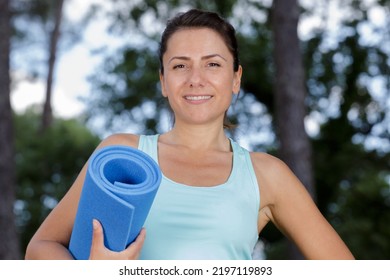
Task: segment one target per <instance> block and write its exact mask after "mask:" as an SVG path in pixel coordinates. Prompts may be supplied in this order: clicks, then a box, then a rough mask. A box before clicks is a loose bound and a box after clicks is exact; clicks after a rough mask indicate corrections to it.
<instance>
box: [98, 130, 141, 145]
mask: <svg viewBox="0 0 390 280" xmlns="http://www.w3.org/2000/svg"><path fill="white" fill-rule="evenodd" d="M138 141H139V135H137V134H131V133H116V134H111V135H109V136H107V137H105V138H104V139H103V140H102V141H101V142H100V144H99V146H98V148H103V147H106V146H112V145H125V146H130V147H133V148H137V147H138Z"/></svg>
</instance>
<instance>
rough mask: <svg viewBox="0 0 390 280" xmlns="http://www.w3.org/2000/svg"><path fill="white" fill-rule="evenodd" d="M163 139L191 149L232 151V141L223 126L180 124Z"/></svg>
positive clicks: (164, 135)
mask: <svg viewBox="0 0 390 280" xmlns="http://www.w3.org/2000/svg"><path fill="white" fill-rule="evenodd" d="M161 140H162V141H164V142H165V143H167V144H171V145H180V146H184V147H186V148H188V149H191V150H196V151H205V150H220V151H221V150H223V151H230V142H229V139H228V138H227V137H226V134H225V132H224V129H223V127H222V125H221V126H211V125H188V124H186V125H180V124H178V123H176V124H175V126H174V127H173V129H172V130H170V131H169V132H167V133H165V134H163V135H162V139H161Z"/></svg>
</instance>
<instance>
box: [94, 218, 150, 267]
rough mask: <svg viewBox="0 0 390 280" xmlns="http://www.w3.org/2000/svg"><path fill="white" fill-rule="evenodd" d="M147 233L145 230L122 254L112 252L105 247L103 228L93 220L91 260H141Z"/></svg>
mask: <svg viewBox="0 0 390 280" xmlns="http://www.w3.org/2000/svg"><path fill="white" fill-rule="evenodd" d="M145 235H146V231H145V229H144V228H143V229H142V230H141V232H140V233H139V235H138V236H137V238H136V239H135V241H134V242H133V243H131V244H130V245H129V246H128V247H127V248H126V249H125V250H123V251H121V252H115V251H111V250H110V249H108V248H106V247H105V246H104V234H103V227H102V225H101V224H100V222H99V221H97V220H93V233H92V246H91V253H90V255H89V259H90V260H136V259H138V258H139V254H140V252H141V249H142V246H143V244H144V240H145Z"/></svg>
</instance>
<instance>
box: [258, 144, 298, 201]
mask: <svg viewBox="0 0 390 280" xmlns="http://www.w3.org/2000/svg"><path fill="white" fill-rule="evenodd" d="M251 160H252V164H253V168H254V170H255V173H256V177H257V181H258V185H259V187H260V191H261V193H262V197H263V201H264V198H267V202H268V203H269V204H273V202H274V199H275V198H276V197H277V196H278V195H279V194H280V193H286V188H291V187H293V186H296V184H297V181H298V179H297V178H296V176H295V175H294V174H293V172H292V171H291V170H290V168H289V167H288V166H287V164H285V163H284V162H283V161H282V160H280V159H279V158H277V157H275V156H272V155H270V154H267V153H259V152H252V153H251ZM263 206H265V205H263Z"/></svg>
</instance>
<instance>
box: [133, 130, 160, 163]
mask: <svg viewBox="0 0 390 280" xmlns="http://www.w3.org/2000/svg"><path fill="white" fill-rule="evenodd" d="M158 136H159V134H155V135H140V137H139V142H138V149H139V150H141V151H143V152H145V153H147V154H148V155H149V156H151V157H152V158H153V159H154V160H155V161H156V162H157V163H158V153H157V149H158V148H157V141H158Z"/></svg>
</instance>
